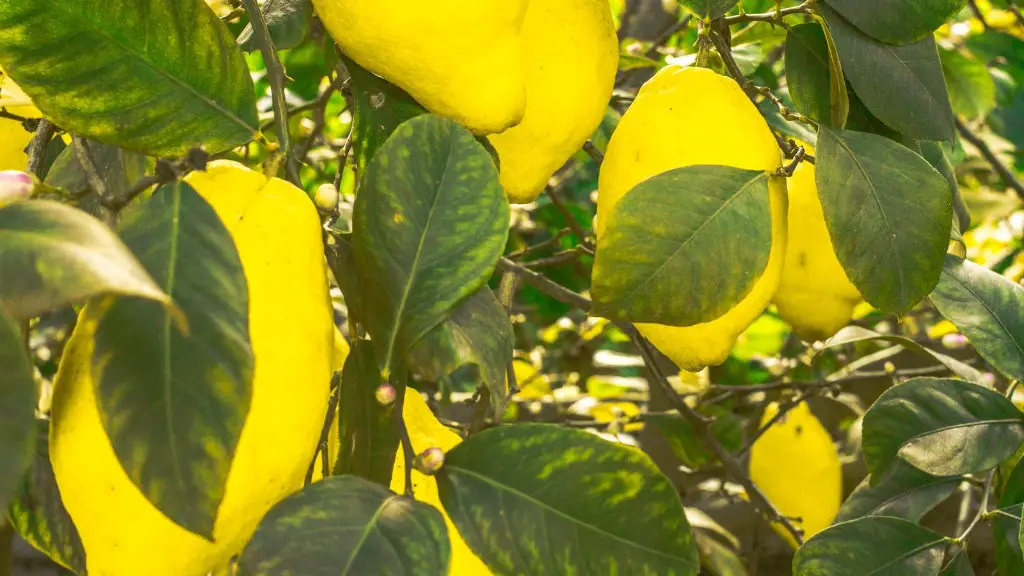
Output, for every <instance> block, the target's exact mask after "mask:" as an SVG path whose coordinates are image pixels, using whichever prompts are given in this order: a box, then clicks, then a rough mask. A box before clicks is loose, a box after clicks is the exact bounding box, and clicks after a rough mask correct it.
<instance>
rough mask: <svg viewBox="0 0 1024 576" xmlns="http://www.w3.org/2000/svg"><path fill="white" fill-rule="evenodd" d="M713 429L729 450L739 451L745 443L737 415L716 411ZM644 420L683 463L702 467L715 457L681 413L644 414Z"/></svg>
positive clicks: (690, 466) (692, 466)
mask: <svg viewBox="0 0 1024 576" xmlns="http://www.w3.org/2000/svg"><path fill="white" fill-rule="evenodd" d="M713 417H714V418H715V421H714V422H713V423H712V424H711V432H712V433H713V434H714V435H715V437H716V438H717V439H718V441H719V442H720V443H721V444H722V446H724V447H725V449H726V450H728V451H729V452H738V451H739V450H740V447H741V445H742V442H743V423H742V422H741V421H740V420H739V419H738V418H737V417H736V415H735V414H733V413H732V412H729V411H725V410H723V411H721V412H717V413H714V414H713ZM643 420H644V422H645V423H647V424H649V425H651V426H653V427H654V429H656V430H657V431H658V432H660V433H661V434H662V436H664V437H665V440H667V441H668V444H669V447H670V448H671V449H672V453H673V454H674V455H675V456H676V458H679V461H680V462H682V463H683V465H684V466H687V467H689V468H699V467H700V466H703V465H705V464H707V463H708V462H711V461H713V460H715V458H714V456H712V455H711V454H710V453H709V452H708V451H707V450H706V449H705V448H704V445H703V444H702V443H701V441H700V438H699V437H698V436H697V432H696V431H695V430H694V429H693V425H692V424H690V421H689V420H687V419H686V418H683V417H682V416H680V415H678V414H644V415H643Z"/></svg>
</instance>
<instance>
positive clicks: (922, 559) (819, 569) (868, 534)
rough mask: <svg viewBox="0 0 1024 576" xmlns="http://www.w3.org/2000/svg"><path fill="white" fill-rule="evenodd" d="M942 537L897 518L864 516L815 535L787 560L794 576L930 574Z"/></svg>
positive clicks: (939, 558) (937, 566)
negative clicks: (789, 561) (791, 558)
mask: <svg viewBox="0 0 1024 576" xmlns="http://www.w3.org/2000/svg"><path fill="white" fill-rule="evenodd" d="M945 545H946V539H945V538H944V537H943V536H942V535H941V534H936V533H935V532H932V531H931V530H929V529H927V528H922V527H921V526H918V525H917V524H914V523H913V522H908V521H906V520H902V519H900V518H889V517H886V516H869V517H867V518H860V519H858V520H854V521H852V522H843V523H842V524H836V525H834V526H832V527H830V528H826V529H825V530H823V531H821V532H818V533H817V534H816V535H815V536H814V537H813V538H811V539H810V540H808V541H807V542H805V543H804V545H803V546H801V547H800V549H799V550H797V552H796V557H795V558H793V574H794V576H934V575H935V574H937V573H938V572H939V570H940V569H941V568H942V557H943V552H944V550H943V549H944V548H945Z"/></svg>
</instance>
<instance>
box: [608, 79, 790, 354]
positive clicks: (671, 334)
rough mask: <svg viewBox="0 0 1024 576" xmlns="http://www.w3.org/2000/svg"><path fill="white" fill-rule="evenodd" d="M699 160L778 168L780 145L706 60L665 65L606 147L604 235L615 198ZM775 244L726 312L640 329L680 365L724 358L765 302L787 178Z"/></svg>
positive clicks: (778, 187)
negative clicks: (680, 323) (743, 292)
mask: <svg viewBox="0 0 1024 576" xmlns="http://www.w3.org/2000/svg"><path fill="white" fill-rule="evenodd" d="M698 164H716V165H724V166H733V167H736V168H742V169H746V170H765V171H769V172H774V171H775V170H777V169H778V168H779V167H780V166H781V165H782V153H781V151H780V150H779V147H778V144H777V143H776V141H775V138H774V136H772V133H771V130H769V128H768V125H767V124H766V123H765V121H764V118H762V117H761V114H760V113H759V112H758V111H757V108H755V107H754V105H753V104H752V103H751V102H750V100H749V99H748V98H747V97H746V95H745V94H744V93H743V90H742V89H741V88H740V87H739V85H738V84H736V82H734V81H733V80H732V79H730V78H726V77H724V76H721V75H719V74H717V73H715V72H713V71H711V70H707V69H704V68H682V67H680V66H675V65H673V66H667V67H665V68H662V69H661V70H660V71H659V72H658V73H657V74H655V76H654V77H653V78H652V79H651V80H649V81H648V82H647V83H646V84H644V86H643V87H642V88H641V89H640V92H639V94H637V97H636V100H635V101H634V102H633V105H632V106H630V108H629V110H628V111H627V112H626V113H625V114H624V115H623V116H622V120H621V121H620V122H619V125H618V127H617V128H616V129H615V133H614V134H612V138H611V141H610V142H609V144H608V149H607V151H606V153H605V158H604V163H603V164H602V165H601V176H600V179H599V182H598V200H597V220H596V223H595V224H596V229H597V234H598V235H599V236H600V235H601V233H602V232H603V231H604V228H605V226H606V225H607V220H608V218H609V215H610V214H611V213H612V210H613V208H614V207H615V204H616V203H617V202H618V201H619V200H620V199H622V197H623V196H625V195H626V193H627V192H629V191H630V190H631V189H632V188H633V187H634V186H636V185H637V184H639V183H640V182H641V181H643V180H646V179H647V178H650V177H651V176H655V175H657V174H661V173H662V172H667V171H669V170H672V169H674V168H680V167H683V166H692V165H698ZM769 189H770V196H771V217H772V248H771V255H770V256H769V258H768V266H767V268H766V269H765V271H764V273H763V274H762V276H761V277H760V278H759V279H758V281H757V282H756V283H755V285H754V287H753V289H752V290H751V292H750V293H749V294H748V295H747V296H746V297H745V298H744V299H743V301H741V302H740V303H739V304H737V305H736V306H735V307H734V308H732V309H731V310H729V311H728V312H726V313H725V314H723V315H722V316H720V317H718V318H716V319H714V320H711V321H709V322H705V323H702V324H696V325H694V326H687V327H676V326H664V325H661V324H638V325H637V327H638V328H639V329H640V332H641V333H642V334H643V335H644V336H645V337H647V339H648V340H650V341H651V343H652V344H654V346H656V347H657V348H658V349H659V350H661V351H662V353H664V354H665V355H666V356H668V357H669V358H671V359H672V361H674V362H675V363H676V364H677V365H678V366H679V367H680V368H682V369H684V370H688V371H691V372H697V371H700V370H701V369H703V368H704V367H705V366H709V365H715V364H721V363H722V362H724V361H725V359H726V358H727V357H728V356H729V350H730V349H731V348H732V345H733V343H734V342H735V341H736V338H737V337H738V336H739V335H740V334H741V333H742V332H743V331H744V330H746V328H747V327H748V326H750V324H751V323H752V322H753V321H754V320H756V319H757V317H758V316H760V315H761V313H762V312H763V311H764V309H765V308H766V307H767V306H768V303H769V301H770V300H771V298H772V295H774V294H775V290H776V289H777V288H778V286H779V279H780V277H781V276H782V265H783V260H784V256H785V253H786V210H787V207H786V203H787V201H786V182H785V179H784V178H781V177H774V176H773V177H772V178H771V180H770V181H769Z"/></svg>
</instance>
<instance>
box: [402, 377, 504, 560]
mask: <svg viewBox="0 0 1024 576" xmlns="http://www.w3.org/2000/svg"><path fill="white" fill-rule="evenodd" d="M402 417H403V418H404V420H405V427H406V429H407V430H408V431H409V439H410V440H412V449H413V451H414V452H416V453H417V454H419V453H420V452H423V451H424V450H426V449H427V448H432V447H437V448H440V449H441V450H444V451H445V452H447V451H449V450H451V449H452V448H454V447H455V446H456V445H457V444H458V443H459V442H462V438H461V437H459V435H458V434H456V433H454V432H452V431H451V430H449V429H448V428H446V427H445V426H444V424H441V423H440V422H438V421H437V418H435V417H434V413H433V412H431V411H430V407H429V406H427V402H426V400H424V399H423V396H421V395H420V394H419V392H416V391H415V390H413V389H411V388H410V389H409V390H408V391H406V393H405V402H404V407H403V409H402ZM412 485H413V490H414V493H415V496H416V499H417V500H419V501H420V502H425V503H427V504H430V505H431V506H433V507H435V508H437V509H438V510H440V511H441V514H442V515H443V516H444V522H445V524H446V525H447V526H448V538H449V539H450V540H451V544H452V562H451V570H450V571H449V574H451V575H452V576H488V575H490V574H491V571H490V569H489V568H487V565H486V564H484V563H483V561H482V560H480V558H478V557H477V556H476V554H473V551H472V550H470V548H469V545H468V544H466V541H465V540H463V539H462V537H461V536H460V535H459V531H458V530H457V529H456V528H455V524H453V523H452V519H451V518H449V517H448V513H447V512H445V511H444V507H443V506H442V505H441V499H440V497H439V496H438V494H437V480H435V479H434V478H433V476H427V475H425V474H420V473H419V472H417V471H416V470H413V471H412ZM391 490H393V491H394V492H397V493H398V494H402V493H404V492H405V456H404V453H403V452H402V447H401V446H399V447H398V454H397V455H396V457H395V468H394V471H393V472H392V473H391Z"/></svg>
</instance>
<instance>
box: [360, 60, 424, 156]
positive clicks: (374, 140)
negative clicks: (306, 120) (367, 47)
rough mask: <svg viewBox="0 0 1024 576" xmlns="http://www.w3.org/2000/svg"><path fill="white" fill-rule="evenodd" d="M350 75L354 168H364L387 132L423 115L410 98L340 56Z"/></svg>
mask: <svg viewBox="0 0 1024 576" xmlns="http://www.w3.org/2000/svg"><path fill="white" fill-rule="evenodd" d="M341 58H342V60H344V61H345V67H346V68H347V69H348V71H349V74H351V75H352V107H353V114H352V116H353V118H352V120H353V122H354V126H353V127H352V137H353V138H355V140H354V144H353V152H352V153H353V155H354V156H355V160H356V169H357V170H358V171H360V172H362V171H363V170H365V169H366V167H367V166H368V165H369V164H370V161H371V160H373V157H374V156H376V155H377V151H378V150H380V147H381V146H383V145H384V142H385V141H386V140H387V139H388V137H389V136H391V133H392V132H394V131H395V129H397V128H398V126H399V125H401V124H402V123H403V122H405V121H406V120H410V119H412V118H415V117H417V116H420V115H421V114H426V113H427V111H426V110H424V109H423V107H422V106H420V105H419V103H417V102H416V101H415V100H413V98H412V96H409V95H408V94H407V93H406V92H405V91H404V90H402V89H401V88H399V87H398V86H395V85H394V84H391V83H390V82H388V81H387V80H384V79H383V78H380V77H379V76H375V75H374V74H373V73H372V72H369V71H367V70H366V69H364V68H363V67H361V66H359V65H358V64H356V63H355V62H354V61H352V60H351V59H349V58H348V57H347V56H344V55H342V56H341Z"/></svg>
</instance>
